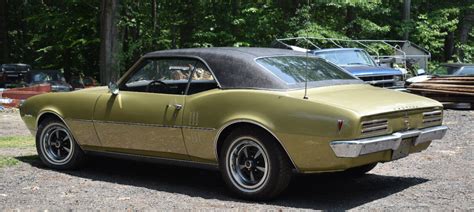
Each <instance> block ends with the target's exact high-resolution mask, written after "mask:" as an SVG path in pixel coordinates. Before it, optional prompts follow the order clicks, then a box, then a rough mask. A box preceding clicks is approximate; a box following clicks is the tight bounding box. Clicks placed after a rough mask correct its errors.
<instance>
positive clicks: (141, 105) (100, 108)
mask: <svg viewBox="0 0 474 212" xmlns="http://www.w3.org/2000/svg"><path fill="white" fill-rule="evenodd" d="M194 63H195V61H194V60H191V59H180V58H174V59H167V58H164V59H160V58H154V59H145V60H143V62H142V63H141V65H139V66H138V68H136V69H135V70H134V71H132V72H130V74H129V75H128V76H126V77H125V78H124V80H122V82H120V85H119V88H120V91H119V93H118V94H116V95H114V94H111V93H108V94H104V95H102V96H101V97H100V98H99V99H98V101H97V104H96V108H95V111H94V125H95V128H96V131H97V134H98V137H99V139H100V141H101V143H102V145H103V147H104V148H105V149H106V150H108V151H116V152H123V153H131V154H138V155H146V156H158V157H166V158H174V159H188V156H187V151H186V148H185V144H184V140H183V134H182V128H181V127H182V111H183V109H184V108H183V107H184V102H185V95H184V94H185V91H186V88H187V86H188V83H189V75H190V74H189V73H190V72H191V71H192V70H191V67H192V65H193V64H194Z"/></svg>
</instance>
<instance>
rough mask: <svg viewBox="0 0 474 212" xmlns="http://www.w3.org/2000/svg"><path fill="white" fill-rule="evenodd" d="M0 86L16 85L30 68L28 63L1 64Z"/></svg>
mask: <svg viewBox="0 0 474 212" xmlns="http://www.w3.org/2000/svg"><path fill="white" fill-rule="evenodd" d="M0 70H1V71H0V88H12V87H17V86H18V84H22V83H23V82H24V81H25V80H24V77H25V76H26V74H28V72H30V70H31V66H30V65H28V64H22V63H16V64H2V65H1V69H0Z"/></svg>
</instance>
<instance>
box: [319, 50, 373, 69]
mask: <svg viewBox="0 0 474 212" xmlns="http://www.w3.org/2000/svg"><path fill="white" fill-rule="evenodd" d="M314 55H316V56H318V57H321V58H323V59H326V60H328V61H331V62H332V63H334V64H336V65H364V66H375V63H374V60H372V58H371V57H370V55H369V54H367V52H365V51H363V50H359V49H350V50H336V51H327V52H315V53H314Z"/></svg>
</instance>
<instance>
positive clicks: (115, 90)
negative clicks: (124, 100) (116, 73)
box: [108, 82, 119, 95]
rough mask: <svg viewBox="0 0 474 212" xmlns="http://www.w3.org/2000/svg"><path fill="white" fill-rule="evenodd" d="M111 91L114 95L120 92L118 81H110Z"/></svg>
mask: <svg viewBox="0 0 474 212" xmlns="http://www.w3.org/2000/svg"><path fill="white" fill-rule="evenodd" d="M108 87H109V91H110V93H112V94H113V95H117V94H118V93H119V87H118V85H117V83H116V82H109V86H108Z"/></svg>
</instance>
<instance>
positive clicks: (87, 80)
mask: <svg viewBox="0 0 474 212" xmlns="http://www.w3.org/2000/svg"><path fill="white" fill-rule="evenodd" d="M69 83H70V84H71V86H72V87H73V89H74V90H79V89H83V88H90V87H95V86H98V85H99V83H98V82H97V80H95V79H94V78H93V77H89V76H85V77H83V76H73V77H71V80H70V81H69Z"/></svg>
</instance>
